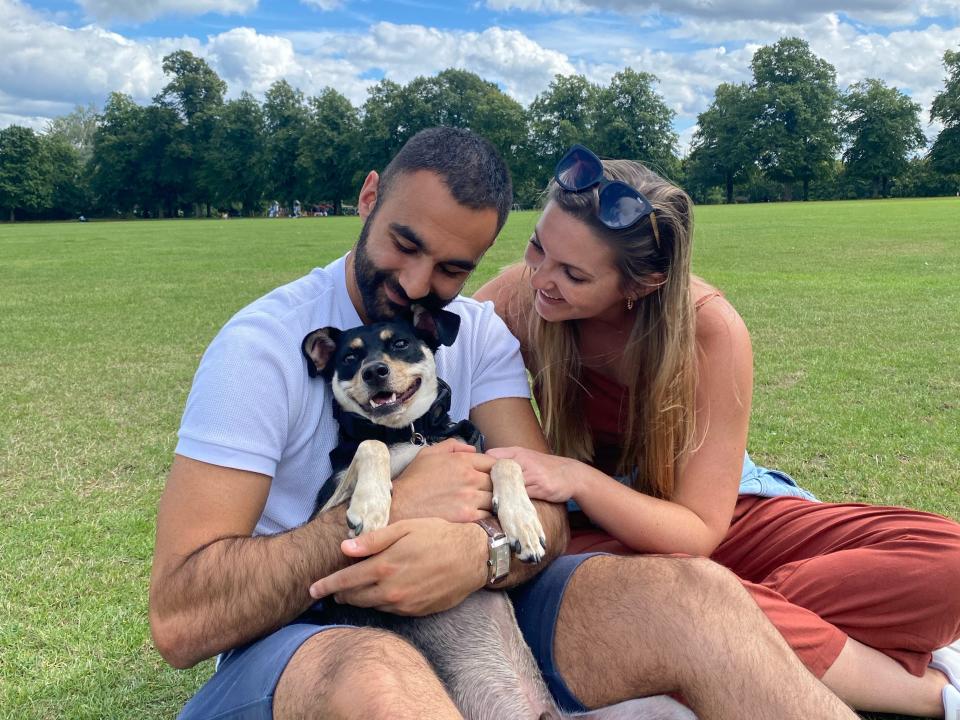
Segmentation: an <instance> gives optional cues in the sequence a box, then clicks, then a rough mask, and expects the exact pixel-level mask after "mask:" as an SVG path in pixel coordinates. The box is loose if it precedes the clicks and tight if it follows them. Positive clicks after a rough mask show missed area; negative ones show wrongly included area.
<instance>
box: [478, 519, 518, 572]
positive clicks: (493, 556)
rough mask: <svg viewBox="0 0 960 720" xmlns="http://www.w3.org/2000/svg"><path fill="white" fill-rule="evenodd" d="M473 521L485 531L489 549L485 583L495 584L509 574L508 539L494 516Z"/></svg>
mask: <svg viewBox="0 0 960 720" xmlns="http://www.w3.org/2000/svg"><path fill="white" fill-rule="evenodd" d="M474 522H476V523H477V525H479V526H480V527H482V528H483V529H484V530H485V531H486V533H487V548H488V549H489V551H490V557H489V558H487V585H496V584H497V583H498V582H500V581H501V580H503V579H504V578H505V577H506V576H507V575H509V574H510V541H509V540H507V536H506V535H504V533H503V529H502V528H501V527H500V521H499V520H497V519H496V518H495V517H488V518H483V519H481V520H475V521H474Z"/></svg>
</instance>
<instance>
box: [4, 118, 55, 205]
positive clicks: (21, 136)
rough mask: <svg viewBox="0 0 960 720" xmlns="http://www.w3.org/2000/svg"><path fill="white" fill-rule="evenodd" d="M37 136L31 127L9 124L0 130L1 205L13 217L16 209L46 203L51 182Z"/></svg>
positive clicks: (48, 200) (49, 196)
mask: <svg viewBox="0 0 960 720" xmlns="http://www.w3.org/2000/svg"><path fill="white" fill-rule="evenodd" d="M46 160H47V158H46V157H45V155H44V153H43V146H42V143H41V141H40V138H39V137H38V136H37V134H36V133H35V132H34V131H33V130H31V129H30V128H25V127H20V126H19V125H11V126H10V127H7V128H4V129H3V130H0V209H5V210H7V212H8V213H9V218H10V220H11V221H13V220H14V219H15V218H16V211H17V210H39V209H40V208H43V207H46V206H48V205H49V203H50V200H51V190H52V187H51V184H50V182H49V175H50V173H49V169H48V166H47V163H46Z"/></svg>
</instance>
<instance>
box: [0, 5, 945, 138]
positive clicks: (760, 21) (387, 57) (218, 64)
mask: <svg viewBox="0 0 960 720" xmlns="http://www.w3.org/2000/svg"><path fill="white" fill-rule="evenodd" d="M786 35H795V36H799V37H803V38H805V39H806V40H807V41H808V42H809V43H810V45H811V48H812V49H813V51H814V52H816V53H817V54H818V55H819V56H821V57H823V58H825V59H826V60H828V61H829V62H830V63H832V64H833V65H834V66H835V67H836V69H837V76H838V82H839V84H840V86H841V88H845V87H846V86H847V85H849V84H851V83H853V82H856V81H858V80H862V79H864V78H866V77H878V78H880V79H882V80H884V81H885V82H887V83H888V84H889V85H893V86H896V87H898V88H900V89H901V90H903V91H904V92H907V93H908V94H910V95H911V96H912V97H913V98H914V100H916V101H917V102H918V103H920V104H921V106H922V107H923V109H924V116H923V117H924V121H926V120H927V119H928V114H927V113H928V110H929V105H930V102H931V101H932V99H933V97H934V95H935V94H936V93H937V92H938V91H939V90H940V89H941V88H942V87H943V77H944V71H943V68H942V66H941V58H942V56H943V53H944V51H945V50H947V49H960V1H958V0H914V1H912V2H910V1H908V2H904V1H902V0H855V1H852V2H839V1H838V0H804V2H803V3H795V2H779V1H775V0H712V1H711V2H704V1H703V0H673V1H672V2H670V3H663V7H661V6H660V5H658V4H656V3H654V2H650V1H648V0H474V1H473V2H459V3H458V2H439V1H436V0H379V1H375V0H280V1H277V2H266V1H265V0H0V53H2V55H3V56H4V60H3V62H2V63H0V127H3V126H6V125H9V124H21V125H28V126H30V127H34V128H36V129H43V127H45V125H46V123H47V122H49V120H50V118H52V117H56V116H57V115H61V114H64V113H66V112H69V111H70V110H71V109H72V108H73V107H74V106H76V105H78V104H79V105H87V104H90V103H93V104H94V105H96V106H97V107H101V106H102V105H103V102H104V100H105V98H106V97H107V95H108V93H109V92H110V91H111V90H120V91H123V92H126V93H128V94H130V95H131V96H133V97H134V98H135V99H136V100H137V101H139V102H144V103H146V102H149V101H150V98H151V97H152V96H153V95H154V94H156V92H157V91H158V90H159V89H160V88H161V87H162V86H163V84H164V82H165V79H164V77H163V73H162V70H161V68H160V60H161V58H162V57H163V56H164V55H166V54H167V53H169V52H172V51H173V50H176V49H179V48H184V49H187V50H190V51H191V52H194V53H196V54H198V55H201V56H202V57H204V58H205V59H206V60H207V62H209V63H210V65H211V66H212V67H213V68H214V69H215V70H216V71H217V72H218V73H219V74H220V76H221V77H222V78H224V80H226V81H227V83H228V85H229V87H230V94H231V95H236V94H239V93H240V92H241V91H243V90H247V91H250V92H252V93H254V94H255V95H258V96H262V94H263V92H264V90H266V88H267V87H269V85H270V84H271V83H273V82H274V81H276V80H278V79H280V78H284V79H286V80H288V81H289V82H290V83H291V84H293V85H295V86H297V87H300V88H301V89H302V90H303V91H304V92H305V93H307V94H314V93H317V92H319V91H320V90H321V89H322V88H323V87H325V86H331V87H335V88H336V89H338V90H339V91H340V92H342V93H344V94H345V95H346V96H347V97H348V98H350V99H351V101H352V102H353V103H354V104H355V105H358V106H359V105H360V104H362V103H363V100H364V98H365V97H366V92H367V89H368V88H369V86H370V85H371V84H372V83H374V82H375V81H376V80H377V79H379V78H381V77H389V78H390V79H392V80H395V81H397V82H401V83H405V82H408V81H409V80H411V79H413V78H414V77H417V76H418V75H432V74H435V73H437V72H439V71H440V70H443V69H444V68H447V67H459V68H463V69H466V70H470V71H472V72H476V73H477V74H479V75H481V76H482V77H484V78H486V79H488V80H491V81H493V82H496V83H497V84H498V85H499V86H500V87H501V88H502V89H503V90H504V91H505V92H507V93H508V94H510V95H511V96H513V97H514V98H516V99H517V100H518V101H520V102H521V103H523V104H528V103H529V102H530V101H531V100H533V98H535V97H536V95H537V94H538V93H541V92H543V91H544V90H545V89H546V88H547V86H548V85H549V83H550V80H551V79H552V78H553V77H554V76H555V75H556V74H570V73H580V74H583V75H585V76H587V77H588V78H589V79H591V80H592V81H594V82H597V83H599V84H606V83H608V82H609V81H610V77H611V76H612V75H613V74H614V73H615V72H617V71H618V70H620V69H622V68H623V67H626V66H629V67H632V68H634V69H635V70H644V71H647V72H651V73H653V74H654V75H656V76H657V77H658V78H659V80H660V84H659V86H658V89H659V91H660V93H661V95H662V96H663V97H664V99H665V101H666V102H667V104H668V105H669V106H670V107H671V108H673V109H674V110H675V111H676V113H677V118H676V122H675V127H676V130H677V132H678V133H679V134H680V137H681V145H682V146H683V147H684V148H685V147H686V144H687V143H688V142H689V138H690V135H691V134H692V132H693V130H694V127H695V122H696V116H697V113H699V112H702V111H703V110H704V109H705V108H706V107H707V106H708V105H709V103H710V101H711V100H712V96H713V90H714V88H715V87H716V86H717V84H719V83H721V82H740V81H748V80H749V79H750V58H751V56H752V55H753V52H754V51H755V50H756V49H757V48H758V47H760V46H762V45H765V44H770V43H773V42H775V41H776V40H777V39H778V38H780V37H783V36H786ZM936 130H937V128H936V127H933V126H931V127H929V128H928V134H932V133H935V132H936Z"/></svg>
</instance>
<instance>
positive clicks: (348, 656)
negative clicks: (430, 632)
mask: <svg viewBox="0 0 960 720" xmlns="http://www.w3.org/2000/svg"><path fill="white" fill-rule="evenodd" d="M432 675H433V671H432V670H431V668H430V666H429V664H428V663H427V661H426V660H425V659H424V657H423V656H422V655H421V654H420V653H419V652H418V651H417V650H416V649H415V648H414V647H413V646H411V645H410V644H409V643H408V642H406V641H405V640H404V639H403V638H401V637H399V636H397V635H394V634H393V633H390V632H386V631H384V630H377V629H374V628H331V629H329V630H325V631H323V632H321V633H318V634H317V635H314V636H313V637H311V638H310V639H309V640H307V641H306V642H305V643H304V644H303V645H302V646H301V647H300V649H299V650H298V651H297V652H296V653H295V654H294V656H293V657H292V658H291V659H290V662H289V663H288V665H287V668H286V670H284V672H283V675H281V677H280V681H279V683H278V684H277V690H276V694H275V696H274V717H275V718H278V719H280V718H313V717H323V718H354V717H356V718H361V717H364V718H378V717H384V718H386V717H395V716H398V715H397V713H395V710H396V708H397V706H398V705H403V704H405V703H406V702H407V700H408V695H409V689H410V685H411V681H413V680H416V681H417V682H418V683H422V682H423V679H424V678H425V677H430V676H432Z"/></svg>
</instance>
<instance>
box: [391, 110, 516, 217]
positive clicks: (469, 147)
mask: <svg viewBox="0 0 960 720" xmlns="http://www.w3.org/2000/svg"><path fill="white" fill-rule="evenodd" d="M417 170H429V171H431V172H434V173H436V174H437V175H439V176H440V178H441V179H442V180H443V183H444V185H446V186H447V189H448V190H450V194H451V195H452V196H453V198H454V200H456V201H457V202H458V203H460V204H461V205H463V206H464V207H468V208H472V209H474V210H482V209H486V208H495V209H496V211H497V232H498V233H499V232H500V229H501V228H502V227H503V224H504V223H505V222H506V221H507V213H509V212H510V206H511V205H512V204H513V183H512V181H511V180H510V170H508V169H507V165H506V163H505V162H504V161H503V158H502V157H500V153H498V152H497V149H496V148H495V147H493V145H491V144H490V142H489V141H488V140H486V139H484V138H482V137H480V136H479V135H477V134H476V133H474V132H471V131H470V130H466V129H464V128H454V127H435V128H428V129H426V130H421V131H420V132H418V133H417V134H416V135H414V136H413V137H412V138H410V139H409V140H407V142H406V143H405V144H404V146H403V147H402V148H400V152H398V153H397V154H396V155H395V156H394V158H393V160H391V161H390V163H389V164H388V165H387V167H386V168H385V169H384V171H383V173H381V175H380V185H379V189H378V190H379V191H378V195H379V199H380V200H383V199H385V198H386V196H387V194H388V193H389V192H390V187H391V185H392V184H393V183H394V182H396V181H397V180H398V178H400V177H401V176H402V175H404V174H405V173H411V172H416V171H417Z"/></svg>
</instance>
